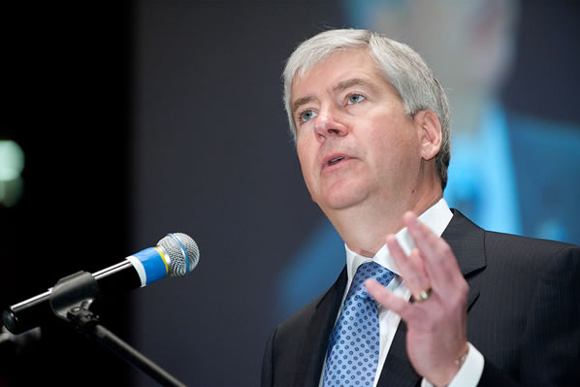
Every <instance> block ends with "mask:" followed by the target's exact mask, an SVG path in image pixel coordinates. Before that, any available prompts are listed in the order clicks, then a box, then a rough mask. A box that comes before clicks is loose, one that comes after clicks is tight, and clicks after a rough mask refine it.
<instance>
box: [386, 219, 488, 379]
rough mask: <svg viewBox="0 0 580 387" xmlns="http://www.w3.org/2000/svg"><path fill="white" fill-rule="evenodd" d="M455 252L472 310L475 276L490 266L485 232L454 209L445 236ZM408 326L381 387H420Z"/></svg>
mask: <svg viewBox="0 0 580 387" xmlns="http://www.w3.org/2000/svg"><path fill="white" fill-rule="evenodd" d="M442 237H443V239H445V240H446V241H447V243H449V246H450V247H451V249H452V250H453V252H454V254H455V256H456V258H457V262H458V264H459V269H460V270H461V273H462V274H463V276H464V277H465V278H466V280H467V283H468V284H469V294H468V298H467V308H468V310H469V309H470V308H471V306H472V305H473V303H474V302H475V300H476V299H477V297H478V296H479V286H478V285H477V283H476V282H475V281H472V280H471V279H472V277H473V276H472V274H473V273H475V272H476V271H479V270H480V269H483V268H484V267H485V265H486V262H485V250H484V231H483V230H482V229H481V228H479V227H477V226H476V225H475V224H473V223H472V222H471V221H469V220H468V219H467V218H466V217H465V216H463V214H461V213H460V212H459V211H457V210H453V218H452V219H451V222H450V223H449V225H448V226H447V228H446V229H445V232H444V233H443V235H442ZM406 336H407V325H406V324H405V322H404V321H401V322H400V324H399V327H398V329H397V332H396V333H395V337H394V339H393V343H392V344H391V348H390V349H389V354H388V355H387V359H386V361H385V365H384V366H383V370H382V371H381V376H380V378H379V382H378V386H401V387H411V386H417V385H419V383H420V381H421V376H420V375H419V374H417V372H415V370H414V369H413V367H412V366H411V362H410V361H409V358H408V356H407V347H406Z"/></svg>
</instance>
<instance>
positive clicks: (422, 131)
mask: <svg viewBox="0 0 580 387" xmlns="http://www.w3.org/2000/svg"><path fill="white" fill-rule="evenodd" d="M415 127H416V128H417V130H418V132H419V140H420V146H421V157H422V158H423V159H425V160H431V159H432V158H434V157H435V156H437V154H438V153H439V150H440V149H441V142H442V140H443V134H442V132H441V123H440V122H439V117H437V114H436V113H435V112H434V111H432V110H421V111H420V112H418V113H417V114H415Z"/></svg>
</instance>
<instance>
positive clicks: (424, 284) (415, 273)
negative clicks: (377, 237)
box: [387, 235, 431, 296]
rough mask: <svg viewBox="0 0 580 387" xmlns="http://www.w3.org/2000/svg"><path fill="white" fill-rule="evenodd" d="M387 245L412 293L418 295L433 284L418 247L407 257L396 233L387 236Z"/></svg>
mask: <svg viewBox="0 0 580 387" xmlns="http://www.w3.org/2000/svg"><path fill="white" fill-rule="evenodd" d="M387 246H388V248H389V251H390V253H391V256H392V257H393V260H394V261H395V264H396V265H397V268H398V269H399V272H400V273H399V274H400V275H401V277H403V278H404V280H405V285H406V286H407V288H409V290H410V291H411V294H413V295H414V296H416V295H418V294H419V293H421V292H422V291H424V290H425V289H427V288H429V287H430V286H431V285H430V284H429V279H428V277H427V273H426V272H425V265H424V263H423V261H424V260H423V258H422V257H421V252H420V251H419V250H418V249H413V250H412V251H411V253H410V255H409V257H407V254H405V252H404V251H403V249H402V248H401V246H400V245H399V242H398V241H397V238H396V237H395V236H394V235H390V236H388V237H387Z"/></svg>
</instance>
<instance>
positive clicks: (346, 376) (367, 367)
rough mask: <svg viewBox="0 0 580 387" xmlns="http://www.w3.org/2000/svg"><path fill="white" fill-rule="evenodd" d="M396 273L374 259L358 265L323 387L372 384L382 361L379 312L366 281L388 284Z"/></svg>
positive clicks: (332, 338)
mask: <svg viewBox="0 0 580 387" xmlns="http://www.w3.org/2000/svg"><path fill="white" fill-rule="evenodd" d="M394 276H395V274H394V273H393V272H391V271H389V270H387V269H385V268H384V267H382V266H381V265H379V264H378V263H376V262H374V261H373V262H365V263H363V264H362V265H360V266H359V268H358V269H357V271H356V274H355V276H354V278H353V280H352V284H351V285H350V289H349V290H348V294H347V295H346V300H345V301H344V306H343V308H342V311H341V312H340V317H339V318H338V321H337V322H336V325H335V326H334V329H333V330H332V333H331V334H330V342H329V344H328V353H327V358H326V368H325V370H324V379H323V383H322V385H323V386H324V387H330V386H372V385H373V382H374V379H375V374H376V372H377V365H378V363H379V345H380V344H379V313H378V310H377V303H376V301H375V300H373V299H372V298H371V296H370V295H369V294H368V293H367V291H366V289H365V287H364V286H363V283H364V282H365V280H366V279H367V278H374V279H376V280H377V281H379V282H380V283H381V284H383V285H384V286H387V285H388V284H389V282H391V280H392V279H393V277H394Z"/></svg>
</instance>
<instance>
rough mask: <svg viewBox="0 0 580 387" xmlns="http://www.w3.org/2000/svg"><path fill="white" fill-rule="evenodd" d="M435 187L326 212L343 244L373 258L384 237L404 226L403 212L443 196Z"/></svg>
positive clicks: (425, 206)
mask: <svg viewBox="0 0 580 387" xmlns="http://www.w3.org/2000/svg"><path fill="white" fill-rule="evenodd" d="M436 183H437V186H436V187H438V189H437V188H435V189H431V190H425V191H424V192H420V193H418V195H413V194H411V195H409V196H407V197H406V198H405V200H402V201H401V202H400V203H397V204H396V205H395V203H393V201H392V200H391V201H389V202H388V203H373V202H371V201H369V202H366V203H362V204H359V205H357V206H356V207H351V208H347V209H342V210H339V211H336V212H331V213H327V214H326V215H327V216H328V218H329V219H330V221H331V222H332V224H333V225H334V227H335V228H336V230H337V231H338V233H339V234H340V236H341V237H342V239H343V240H344V242H345V243H346V245H347V246H348V247H349V249H351V250H352V251H354V252H355V253H357V254H359V255H362V256H364V257H369V258H372V257H373V256H374V255H375V254H376V253H377V251H379V250H380V249H381V248H382V247H383V246H384V245H385V243H386V239H387V236H388V235H390V234H396V233H397V232H399V231H400V230H401V229H402V228H403V227H404V225H403V221H402V219H403V214H404V213H405V212H407V211H413V212H415V213H416V214H417V215H420V214H422V213H423V212H425V211H426V210H427V209H429V208H430V207H431V206H433V205H434V204H435V203H437V202H438V201H439V200H440V199H441V197H442V196H443V193H442V190H441V186H440V185H439V184H440V183H439V181H438V180H437V182H436Z"/></svg>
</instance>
